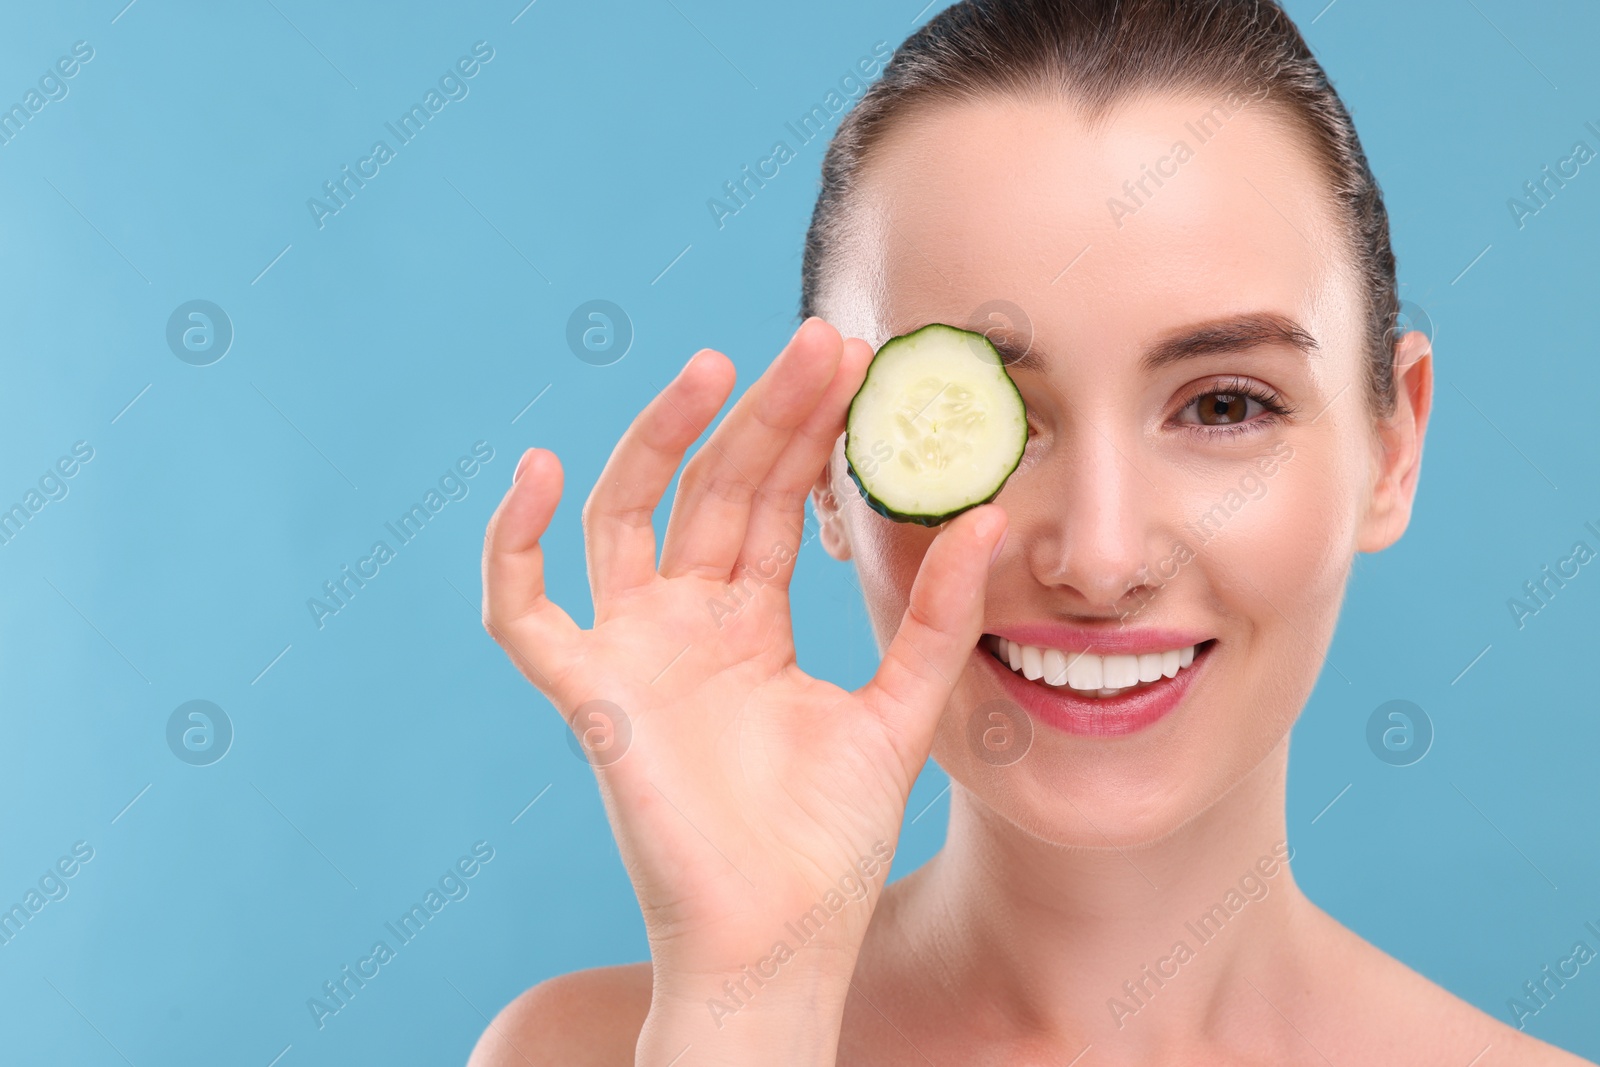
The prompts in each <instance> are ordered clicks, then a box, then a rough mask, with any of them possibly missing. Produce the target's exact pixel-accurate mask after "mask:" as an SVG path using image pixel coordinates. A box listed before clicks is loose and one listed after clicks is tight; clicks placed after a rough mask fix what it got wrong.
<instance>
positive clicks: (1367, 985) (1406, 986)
mask: <svg viewBox="0 0 1600 1067" xmlns="http://www.w3.org/2000/svg"><path fill="white" fill-rule="evenodd" d="M1328 921H1329V922H1333V921H1334V920H1332V919H1331V917H1330V918H1329V920H1328ZM1340 930H1342V931H1343V932H1344V934H1345V935H1346V936H1345V938H1343V939H1342V944H1340V946H1339V948H1338V949H1337V950H1336V953H1335V955H1336V956H1339V957H1343V958H1342V959H1340V960H1338V961H1337V966H1335V967H1334V968H1331V970H1332V971H1333V972H1334V973H1339V974H1342V975H1343V976H1344V981H1345V983H1346V986H1345V988H1346V989H1352V988H1354V989H1359V990H1360V992H1359V993H1358V994H1356V997H1355V1002H1354V1003H1353V1004H1349V1005H1348V1007H1350V1008H1351V1009H1353V1015H1354V1016H1355V1018H1351V1017H1350V1016H1346V1018H1345V1020H1344V1021H1345V1022H1346V1023H1350V1022H1354V1023H1356V1025H1355V1026H1353V1027H1349V1028H1347V1029H1345V1033H1347V1034H1360V1035H1363V1036H1362V1037H1361V1038H1359V1039H1357V1040H1358V1041H1359V1042H1360V1044H1362V1045H1364V1046H1366V1047H1364V1048H1362V1049H1360V1050H1359V1051H1360V1052H1361V1053H1362V1055H1363V1057H1364V1058H1365V1059H1366V1062H1372V1063H1416V1064H1429V1063H1440V1064H1465V1063H1468V1062H1470V1063H1471V1064H1472V1065H1473V1067H1594V1065H1593V1064H1591V1063H1590V1061H1589V1060H1585V1059H1582V1058H1581V1057H1578V1056H1574V1055H1573V1054H1572V1053H1570V1052H1567V1051H1564V1050H1563V1049H1559V1048H1556V1047H1555V1046H1554V1045H1550V1044H1547V1043H1546V1042H1543V1041H1540V1040H1539V1039H1538V1038H1535V1037H1533V1036H1532V1035H1530V1034H1527V1033H1525V1032H1523V1031H1520V1030H1518V1029H1517V1028H1516V1027H1514V1026H1511V1025H1509V1024H1507V1023H1505V1022H1503V1021H1501V1020H1499V1019H1496V1018H1494V1017H1493V1016H1491V1015H1489V1014H1487V1013H1486V1012H1483V1011H1481V1010H1479V1009H1478V1008H1477V1007H1475V1006H1473V1005H1472V1004H1469V1003H1467V1002H1466V1001H1465V1000H1462V999H1461V998H1460V997H1458V996H1456V995H1455V994H1454V993H1451V992H1450V991H1449V990H1448V989H1445V988H1444V987H1443V986H1441V985H1439V984H1437V983H1435V982H1433V981H1430V980H1429V979H1428V978H1427V977H1425V976H1424V975H1422V974H1419V973H1418V972H1416V971H1414V970H1412V969H1411V968H1410V967H1408V966H1406V965H1405V964H1404V963H1402V962H1401V961H1399V960H1397V959H1395V958H1394V957H1393V956H1390V955H1388V954H1387V953H1385V952H1384V951H1382V950H1381V949H1379V948H1377V947H1376V946H1374V945H1372V944H1370V943H1369V942H1367V941H1366V940H1364V939H1362V938H1361V937H1360V936H1359V935H1357V934H1355V933H1354V932H1352V931H1349V930H1347V929H1345V928H1344V927H1342V926H1341V927H1340ZM1352 979H1354V981H1352ZM1401 1005H1403V1006H1404V1010H1397V1007H1398V1006H1401ZM1351 1051H1356V1050H1351Z"/></svg>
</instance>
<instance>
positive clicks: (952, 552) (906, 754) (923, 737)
mask: <svg viewBox="0 0 1600 1067" xmlns="http://www.w3.org/2000/svg"><path fill="white" fill-rule="evenodd" d="M1005 533H1006V513H1005V512H1004V511H1003V510H1001V509H1000V508H999V507H997V506H995V505H992V504H991V505H985V506H983V507H979V508H974V509H972V510H971V511H969V512H966V513H965V514H963V515H961V516H959V517H958V518H956V519H955V521H953V522H951V523H950V524H949V525H948V526H946V527H945V528H944V529H943V530H942V531H940V533H939V536H938V537H936V538H934V541H933V544H932V545H931V546H929V548H928V551H927V554H926V555H924V556H923V558H922V566H921V567H920V568H919V569H918V571H917V578H916V581H915V582H913V583H912V586H911V600H910V603H909V604H908V605H907V607H906V611H905V614H904V615H903V616H902V617H901V619H900V629H899V630H898V631H897V632H896V633H895V636H894V640H893V641H891V642H890V643H889V649H888V651H887V652H885V653H884V657H883V662H882V663H881V664H879V665H878V671H877V673H876V674H874V675H873V677H872V680H871V681H870V682H868V683H867V684H866V685H865V686H864V687H862V689H861V694H860V695H861V696H862V697H863V698H864V699H865V700H866V702H867V704H868V706H870V707H872V708H873V709H874V710H875V711H876V712H877V713H878V715H879V717H880V718H881V719H882V720H883V721H884V725H885V726H886V727H887V728H888V732H889V735H890V737H891V738H893V740H894V743H895V747H896V749H897V750H899V752H900V754H901V756H902V758H903V759H904V760H905V762H906V769H907V771H908V773H909V775H910V776H911V777H915V775H916V773H917V771H918V770H919V769H920V768H921V766H922V764H923V762H924V761H926V760H927V758H928V751H929V750H930V749H931V748H932V747H933V734H934V730H935V729H936V728H937V726H938V724H939V716H940V715H942V714H943V713H944V707H945V704H946V702H947V701H949V699H950V693H951V692H952V690H954V689H955V684H956V679H958V678H959V677H960V676H961V672H962V670H964V669H965V668H966V665H967V659H968V657H969V656H971V654H972V650H973V648H975V647H976V646H977V643H978V637H979V635H980V634H981V633H982V628H983V602H984V595H985V593H986V592H987V590H988V586H989V565H990V563H991V562H992V560H993V558H994V556H995V554H996V553H997V552H998V551H999V548H1000V544H1001V542H1002V541H1003V540H1004V538H1005Z"/></svg>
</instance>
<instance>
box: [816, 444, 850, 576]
mask: <svg viewBox="0 0 1600 1067" xmlns="http://www.w3.org/2000/svg"><path fill="white" fill-rule="evenodd" d="M811 510H812V511H813V512H815V513H816V516H817V540H819V541H821V542H822V547H823V549H824V550H826V551H827V553H828V555H830V556H832V557H833V558H834V559H836V560H839V561H840V562H844V561H846V560H848V559H850V557H851V552H850V537H849V535H848V533H847V532H846V531H845V523H844V515H843V513H842V510H841V508H840V506H839V498H838V496H837V495H836V494H835V493H834V489H833V461H832V459H831V458H830V459H829V461H828V465H827V466H826V467H823V468H822V473H821V474H819V475H818V476H817V480H816V482H815V483H814V484H813V485H812V486H811Z"/></svg>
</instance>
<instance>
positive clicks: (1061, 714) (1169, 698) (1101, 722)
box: [974, 628, 1215, 737]
mask: <svg viewBox="0 0 1600 1067" xmlns="http://www.w3.org/2000/svg"><path fill="white" fill-rule="evenodd" d="M1020 632H1033V629H1030V628H1024V630H1023V631H1020ZM1157 632H1158V631H1144V633H1157ZM1011 639H1012V640H1020V639H1019V638H1014V637H1013V638H1011ZM1163 639H1165V638H1163ZM1024 643H1025V644H1048V645H1049V647H1052V648H1061V647H1062V646H1061V645H1057V644H1054V643H1053V642H1046V641H1040V640H1038V639H1037V638H1036V639H1035V640H1033V641H1027V642H1024ZM1194 643H1198V642H1194ZM1182 644H1183V643H1182V642H1176V643H1173V644H1167V645H1159V646H1157V645H1149V646H1142V647H1146V648H1148V650H1150V651H1154V650H1155V648H1157V647H1159V648H1161V649H1163V650H1165V649H1171V648H1177V647H1182ZM1066 647H1067V648H1071V647H1072V646H1071V644H1067V645H1066ZM1214 647H1215V646H1209V645H1208V646H1207V647H1206V648H1204V649H1202V650H1201V651H1199V652H1197V653H1195V658H1194V662H1193V663H1192V664H1190V665H1189V666H1187V667H1185V668H1183V669H1182V670H1181V671H1179V672H1178V673H1177V675H1176V676H1174V677H1172V678H1162V679H1161V680H1159V681H1155V682H1151V683H1150V684H1149V685H1145V686H1141V687H1139V688H1137V689H1131V690H1129V691H1128V692H1126V693H1123V694H1121V695H1120V696H1114V697H1084V696H1079V695H1077V694H1076V693H1074V692H1073V691H1072V690H1071V689H1068V688H1066V687H1065V686H1063V687H1061V688H1056V687H1054V686H1046V685H1043V684H1041V683H1039V682H1030V681H1028V680H1027V679H1026V678H1024V677H1023V676H1022V675H1020V674H1018V673H1017V672H1016V671H1013V670H1012V669H1011V668H1010V667H1009V666H1007V665H1006V664H1004V663H1001V662H1000V661H999V660H998V659H996V658H995V657H994V654H993V653H991V652H990V651H989V649H988V648H987V647H985V646H984V645H981V644H980V645H979V646H978V647H977V648H976V649H975V650H974V653H975V654H976V655H977V656H978V657H979V658H980V659H982V660H984V661H986V662H987V663H988V664H989V667H990V669H991V670H993V671H994V672H995V673H996V674H997V675H998V676H999V679H1000V686H1001V688H1002V689H1004V690H1005V691H1006V695H1007V696H1008V697H1010V698H1011V699H1012V700H1014V701H1015V702H1016V703H1017V704H1018V705H1019V706H1020V707H1022V709H1023V710H1025V711H1026V712H1027V713H1028V714H1029V715H1031V716H1033V717H1034V718H1035V719H1037V720H1038V721H1040V722H1043V723H1045V724H1046V725H1048V726H1054V727H1055V728H1057V729H1059V730H1064V731H1065V732H1067V733H1069V734H1077V735H1079V736H1082V737H1117V736H1121V735H1124V734H1131V733H1134V732H1136V731H1138V730H1143V729H1144V728H1146V727H1148V726H1150V725H1152V724H1154V723H1156V722H1159V721H1160V720H1161V719H1163V718H1165V717H1166V716H1167V715H1168V714H1169V713H1171V712H1172V711H1173V709H1175V708H1176V707H1177V706H1178V704H1179V703H1180V702H1181V701H1182V700H1183V696H1184V694H1185V693H1186V692H1188V690H1189V687H1190V686H1191V685H1193V684H1194V679H1195V675H1196V674H1198V673H1199V672H1200V671H1202V670H1204V669H1205V667H1206V664H1207V663H1209V661H1210V658H1211V651H1212V649H1213V648H1214ZM1096 651H1097V652H1099V651H1101V648H1100V647H1097V648H1096ZM1114 654H1121V653H1114Z"/></svg>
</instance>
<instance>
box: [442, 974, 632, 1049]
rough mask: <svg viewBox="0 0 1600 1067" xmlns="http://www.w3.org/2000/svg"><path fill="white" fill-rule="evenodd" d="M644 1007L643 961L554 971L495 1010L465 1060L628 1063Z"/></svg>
mask: <svg viewBox="0 0 1600 1067" xmlns="http://www.w3.org/2000/svg"><path fill="white" fill-rule="evenodd" d="M649 1012H650V965H649V964H648V963H628V964H623V965H620V966H616V967H596V968H593V969H592V970H587V971H574V972H573V973H571V974H562V975H557V976H556V977H554V978H550V979H547V980H545V981H543V982H540V983H539V984H538V985H536V986H534V987H533V988H532V989H529V990H527V991H526V992H524V993H523V994H522V995H521V996H519V997H517V999H516V1000H513V1001H512V1002H511V1003H510V1004H507V1005H506V1006H505V1007H504V1008H503V1009H501V1011H500V1014H499V1015H497V1016H495V1019H494V1021H493V1022H491V1023H490V1024H489V1027H488V1029H486V1030H485V1031H484V1032H483V1036H482V1037H480V1038H478V1044H477V1047H476V1048H474V1049H473V1050H472V1059H470V1060H469V1061H468V1062H467V1067H555V1065H557V1064H559V1065H561V1067H631V1065H632V1064H633V1051H634V1046H636V1045H637V1044H638V1042H639V1029H640V1027H642V1026H643V1025H644V1019H645V1016H646V1015H647V1014H649Z"/></svg>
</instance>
